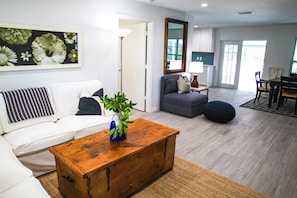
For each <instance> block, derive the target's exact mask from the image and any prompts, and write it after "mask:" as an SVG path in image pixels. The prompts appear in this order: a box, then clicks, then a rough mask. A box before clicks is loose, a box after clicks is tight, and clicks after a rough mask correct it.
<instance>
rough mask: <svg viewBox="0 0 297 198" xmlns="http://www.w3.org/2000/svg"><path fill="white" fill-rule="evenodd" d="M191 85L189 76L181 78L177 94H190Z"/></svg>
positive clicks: (178, 81) (178, 82)
mask: <svg viewBox="0 0 297 198" xmlns="http://www.w3.org/2000/svg"><path fill="white" fill-rule="evenodd" d="M190 87H191V83H190V81H189V79H188V77H187V76H179V78H178V80H177V92H178V93H189V92H190Z"/></svg>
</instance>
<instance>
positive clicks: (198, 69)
mask: <svg viewBox="0 0 297 198" xmlns="http://www.w3.org/2000/svg"><path fill="white" fill-rule="evenodd" d="M189 72H190V73H203V62H199V61H195V62H191V63H190V68H189Z"/></svg>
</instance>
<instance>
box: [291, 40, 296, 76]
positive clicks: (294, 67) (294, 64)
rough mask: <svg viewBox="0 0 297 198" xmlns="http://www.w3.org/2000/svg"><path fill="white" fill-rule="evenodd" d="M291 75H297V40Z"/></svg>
mask: <svg viewBox="0 0 297 198" xmlns="http://www.w3.org/2000/svg"><path fill="white" fill-rule="evenodd" d="M290 73H291V74H297V39H296V41H295V49H294V54H293V58H292V65H291V72H290Z"/></svg>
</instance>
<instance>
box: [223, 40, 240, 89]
mask: <svg viewBox="0 0 297 198" xmlns="http://www.w3.org/2000/svg"><path fill="white" fill-rule="evenodd" d="M237 52H238V45H237V44H226V45H225V47H224V59H223V68H222V81H221V83H222V84H228V85H234V83H235V72H236V63H237Z"/></svg>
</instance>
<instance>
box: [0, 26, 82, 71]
mask: <svg viewBox="0 0 297 198" xmlns="http://www.w3.org/2000/svg"><path fill="white" fill-rule="evenodd" d="M80 40H81V39H80V33H79V32H78V31H73V30H64V29H57V28H55V30H54V28H45V27H33V26H25V25H16V24H6V23H0V71H18V70H38V69H58V68H74V67H80V63H81V55H80V54H81V52H80V51H81V50H80Z"/></svg>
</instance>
